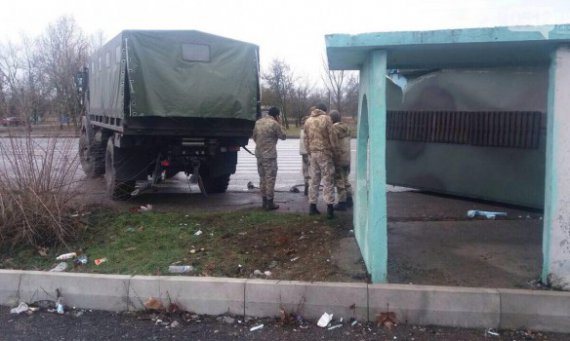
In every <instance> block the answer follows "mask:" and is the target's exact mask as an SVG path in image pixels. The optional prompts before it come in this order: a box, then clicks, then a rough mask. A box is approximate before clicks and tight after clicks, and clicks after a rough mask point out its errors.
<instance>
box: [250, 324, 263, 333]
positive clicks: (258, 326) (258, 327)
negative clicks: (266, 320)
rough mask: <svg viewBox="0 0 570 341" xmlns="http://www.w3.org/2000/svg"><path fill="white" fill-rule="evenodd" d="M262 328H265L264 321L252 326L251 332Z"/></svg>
mask: <svg viewBox="0 0 570 341" xmlns="http://www.w3.org/2000/svg"><path fill="white" fill-rule="evenodd" d="M261 328H263V323H262V324H258V325H257V326H253V327H251V328H249V331H250V332H254V331H256V330H260V329H261Z"/></svg>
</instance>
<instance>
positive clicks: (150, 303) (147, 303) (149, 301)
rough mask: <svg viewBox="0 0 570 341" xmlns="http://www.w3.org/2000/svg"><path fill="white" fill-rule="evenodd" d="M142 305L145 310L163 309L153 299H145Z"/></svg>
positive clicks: (157, 301) (158, 301) (157, 300)
mask: <svg viewBox="0 0 570 341" xmlns="http://www.w3.org/2000/svg"><path fill="white" fill-rule="evenodd" d="M143 305H144V307H145V308H146V309H152V310H161V309H162V308H163V306H162V302H160V300H159V299H157V298H154V297H149V298H147V299H146V301H144V303H143Z"/></svg>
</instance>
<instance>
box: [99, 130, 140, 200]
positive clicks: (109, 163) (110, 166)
mask: <svg viewBox="0 0 570 341" xmlns="http://www.w3.org/2000/svg"><path fill="white" fill-rule="evenodd" d="M124 154H125V151H122V150H120V149H119V148H115V146H114V144H113V137H110V138H109V140H108V141H107V149H106V151H105V182H106V185H107V194H108V195H109V196H110V197H111V198H112V199H113V200H127V199H129V198H130V197H131V193H132V192H133V191H134V190H135V185H136V181H135V180H132V179H123V178H122V176H121V167H125V166H126V165H125V162H126V158H125V155H124Z"/></svg>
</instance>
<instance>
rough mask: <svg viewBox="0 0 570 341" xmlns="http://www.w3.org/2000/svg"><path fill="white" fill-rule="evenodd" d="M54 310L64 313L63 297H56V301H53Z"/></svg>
mask: <svg viewBox="0 0 570 341" xmlns="http://www.w3.org/2000/svg"><path fill="white" fill-rule="evenodd" d="M55 311H56V312H57V313H58V314H60V315H63V314H64V313H65V310H64V307H63V297H58V298H57V301H56V302H55Z"/></svg>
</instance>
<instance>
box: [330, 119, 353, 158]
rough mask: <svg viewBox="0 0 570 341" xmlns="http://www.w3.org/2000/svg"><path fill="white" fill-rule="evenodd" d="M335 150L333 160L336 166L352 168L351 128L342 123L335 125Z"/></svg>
mask: <svg viewBox="0 0 570 341" xmlns="http://www.w3.org/2000/svg"><path fill="white" fill-rule="evenodd" d="M333 139H334V140H335V144H336V145H335V148H334V150H333V160H334V164H335V166H350V128H349V127H348V126H347V125H346V124H345V123H342V122H337V123H335V124H333Z"/></svg>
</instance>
